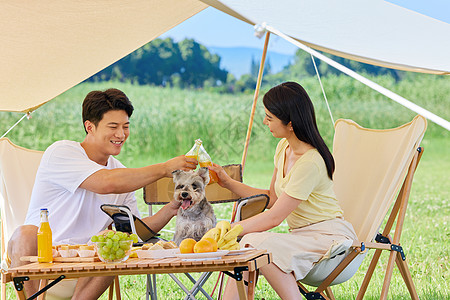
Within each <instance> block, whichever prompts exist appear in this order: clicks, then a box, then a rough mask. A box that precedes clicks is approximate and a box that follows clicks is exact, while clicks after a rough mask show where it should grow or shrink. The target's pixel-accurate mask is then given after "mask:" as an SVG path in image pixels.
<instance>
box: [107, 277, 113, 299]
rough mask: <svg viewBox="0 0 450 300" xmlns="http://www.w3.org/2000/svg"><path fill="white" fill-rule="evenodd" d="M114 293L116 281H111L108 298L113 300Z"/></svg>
mask: <svg viewBox="0 0 450 300" xmlns="http://www.w3.org/2000/svg"><path fill="white" fill-rule="evenodd" d="M114 281H115V279H114ZM113 295H114V282H113V283H111V285H110V286H109V291H108V300H112V299H113Z"/></svg>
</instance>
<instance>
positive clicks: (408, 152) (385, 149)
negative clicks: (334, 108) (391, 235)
mask: <svg viewBox="0 0 450 300" xmlns="http://www.w3.org/2000/svg"><path fill="white" fill-rule="evenodd" d="M426 127H427V121H426V119H425V118H424V117H422V116H420V115H418V116H416V117H415V118H414V119H413V120H412V121H411V122H409V123H407V124H404V125H402V126H400V127H397V128H393V129H385V130H379V129H366V128H363V127H361V126H359V125H358V124H356V123H355V122H354V121H351V120H343V119H340V120H338V121H336V124H335V130H336V133H335V136H334V144H333V156H334V158H335V163H336V170H335V172H334V176H333V180H334V186H335V192H336V196H337V198H338V200H339V203H340V205H341V207H342V209H343V210H344V218H345V219H346V220H347V221H349V222H350V223H352V225H353V227H354V228H355V232H356V235H357V236H358V239H359V240H361V241H371V240H372V239H373V238H374V237H375V235H376V233H377V232H378V228H379V227H380V225H381V223H382V221H383V219H384V217H385V216H386V214H387V212H388V210H389V208H390V206H391V204H392V203H393V202H394V200H395V197H396V196H397V194H396V193H397V192H398V191H399V189H400V187H401V185H402V183H403V180H404V179H405V176H406V173H407V172H408V167H409V165H410V163H411V161H412V159H413V156H414V154H415V151H416V149H417V147H418V146H419V144H420V142H421V141H422V138H423V135H424V134H425V130H426ZM348 145H352V147H349V146H348ZM356 162H357V163H356ZM362 212H364V213H362Z"/></svg>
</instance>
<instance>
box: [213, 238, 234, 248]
mask: <svg viewBox="0 0 450 300" xmlns="http://www.w3.org/2000/svg"><path fill="white" fill-rule="evenodd" d="M236 242H237V239H232V240H229V241H225V240H224V239H221V240H219V242H218V243H217V247H218V248H219V249H221V250H228V249H227V248H228V247H230V246H232V245H234V243H236Z"/></svg>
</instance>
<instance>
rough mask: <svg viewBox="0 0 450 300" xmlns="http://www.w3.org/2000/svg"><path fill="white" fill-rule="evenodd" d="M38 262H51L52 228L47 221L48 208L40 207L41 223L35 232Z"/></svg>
mask: <svg viewBox="0 0 450 300" xmlns="http://www.w3.org/2000/svg"><path fill="white" fill-rule="evenodd" d="M37 240H38V262H53V253H52V230H51V229H50V224H49V223H48V210H47V209H46V208H42V209H41V224H40V225H39V230H38V233H37Z"/></svg>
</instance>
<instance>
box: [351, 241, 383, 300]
mask: <svg viewBox="0 0 450 300" xmlns="http://www.w3.org/2000/svg"><path fill="white" fill-rule="evenodd" d="M380 256H381V250H379V249H377V250H375V253H374V255H373V257H372V260H371V262H370V265H369V268H368V269H367V273H366V275H365V276H364V280H363V282H362V284H361V287H360V288H359V292H358V295H357V296H356V300H362V299H363V298H364V294H365V293H366V290H367V287H368V286H369V282H370V279H371V278H372V275H373V272H374V271H375V267H376V266H377V263H378V260H379V259H380Z"/></svg>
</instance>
